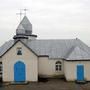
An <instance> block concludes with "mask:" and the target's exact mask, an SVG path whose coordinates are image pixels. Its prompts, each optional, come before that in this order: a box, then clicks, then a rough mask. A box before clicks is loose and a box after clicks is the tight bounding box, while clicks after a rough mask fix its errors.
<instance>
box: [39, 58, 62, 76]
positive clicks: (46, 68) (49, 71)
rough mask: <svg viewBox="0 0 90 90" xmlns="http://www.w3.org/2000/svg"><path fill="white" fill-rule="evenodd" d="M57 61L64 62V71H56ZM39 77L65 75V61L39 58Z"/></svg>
mask: <svg viewBox="0 0 90 90" xmlns="http://www.w3.org/2000/svg"><path fill="white" fill-rule="evenodd" d="M56 61H61V62H62V71H59V72H57V71H56V70H55V63H56ZM39 75H40V76H45V77H49V76H55V75H63V61H62V60H60V59H59V60H58V59H56V60H54V59H49V58H48V57H39Z"/></svg>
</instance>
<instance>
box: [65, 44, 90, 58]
mask: <svg viewBox="0 0 90 90" xmlns="http://www.w3.org/2000/svg"><path fill="white" fill-rule="evenodd" d="M85 59H90V55H89V54H88V53H87V52H86V51H84V50H82V49H81V48H80V47H78V46H76V47H74V48H73V50H72V51H71V52H70V54H69V55H68V57H67V58H66V60H85Z"/></svg>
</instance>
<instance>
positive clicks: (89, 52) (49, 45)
mask: <svg viewBox="0 0 90 90" xmlns="http://www.w3.org/2000/svg"><path fill="white" fill-rule="evenodd" d="M22 42H23V43H24V44H25V45H26V46H28V47H29V48H30V49H31V50H32V51H33V52H35V53H36V54H37V55H38V56H44V55H45V56H48V57H49V58H52V59H55V58H57V59H61V58H62V59H66V60H82V59H90V48H89V47H88V46H87V45H86V44H84V43H83V42H82V41H81V40H79V39H60V40H37V39H36V40H27V42H25V41H22ZM12 45H14V41H13V40H10V41H9V42H6V43H5V44H4V45H2V46H1V47H0V56H2V55H3V54H4V53H5V52H6V51H7V50H8V49H9V48H10V47H12Z"/></svg>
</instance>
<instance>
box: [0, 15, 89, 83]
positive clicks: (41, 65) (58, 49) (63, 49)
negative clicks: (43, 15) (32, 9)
mask: <svg viewBox="0 0 90 90" xmlns="http://www.w3.org/2000/svg"><path fill="white" fill-rule="evenodd" d="M0 77H1V78H2V81H3V82H27V81H29V82H38V77H42V78H58V77H59V78H60V77H65V79H66V80H67V81H76V80H78V81H90V48H89V47H88V46H87V45H86V44H85V43H83V42H82V41H81V40H80V39H78V38H76V39H37V35H35V34H33V30H32V24H31V23H30V21H29V19H28V18H27V16H24V18H23V19H22V21H21V22H20V24H19V25H18V27H17V29H16V34H15V36H14V37H13V40H9V41H8V42H5V43H4V44H3V45H2V46H1V47H0Z"/></svg>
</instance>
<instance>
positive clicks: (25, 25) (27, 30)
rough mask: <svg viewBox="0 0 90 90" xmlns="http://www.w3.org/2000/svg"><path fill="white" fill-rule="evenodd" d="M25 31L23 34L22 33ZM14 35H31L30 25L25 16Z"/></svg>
mask: <svg viewBox="0 0 90 90" xmlns="http://www.w3.org/2000/svg"><path fill="white" fill-rule="evenodd" d="M24 31H25V32H24ZM16 33H17V34H18V33H19V34H22V33H24V34H25V35H31V34H32V24H31V23H30V21H29V20H28V18H27V17H26V16H24V18H23V19H22V21H21V22H20V24H19V26H18V27H17V31H16Z"/></svg>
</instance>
